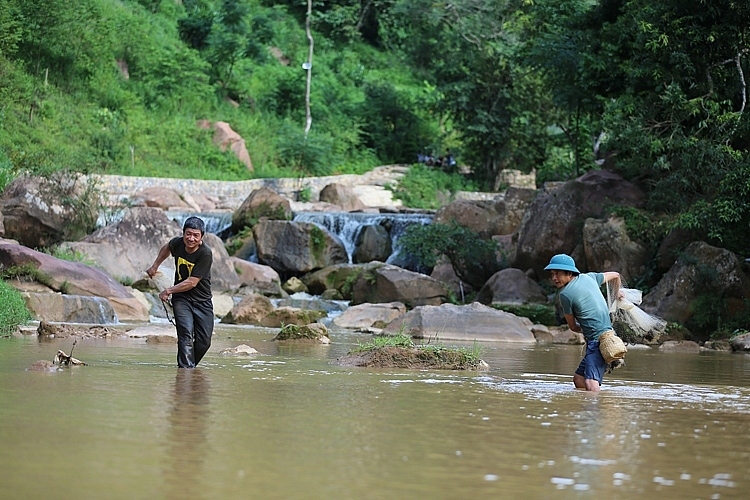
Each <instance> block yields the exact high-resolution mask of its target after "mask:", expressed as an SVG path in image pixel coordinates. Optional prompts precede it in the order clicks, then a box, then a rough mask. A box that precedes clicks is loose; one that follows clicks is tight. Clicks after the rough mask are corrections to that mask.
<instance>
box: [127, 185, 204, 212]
mask: <svg viewBox="0 0 750 500" xmlns="http://www.w3.org/2000/svg"><path fill="white" fill-rule="evenodd" d="M130 202H131V203H132V205H133V206H134V207H154V208H161V209H162V210H194V211H196V212H197V211H200V207H199V206H198V205H197V204H195V203H193V204H190V203H188V202H187V201H185V200H184V199H183V197H182V196H180V193H178V192H177V191H175V190H174V189H171V188H167V187H152V188H146V189H144V190H142V191H138V192H137V193H135V194H134V195H133V197H132V198H131V199H130Z"/></svg>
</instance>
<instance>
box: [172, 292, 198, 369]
mask: <svg viewBox="0 0 750 500" xmlns="http://www.w3.org/2000/svg"><path fill="white" fill-rule="evenodd" d="M172 309H174V322H175V324H176V326H177V366H179V367H180V368H193V367H195V355H194V352H193V330H194V320H193V307H192V304H191V303H190V301H189V300H183V299H178V298H175V297H173V298H172Z"/></svg>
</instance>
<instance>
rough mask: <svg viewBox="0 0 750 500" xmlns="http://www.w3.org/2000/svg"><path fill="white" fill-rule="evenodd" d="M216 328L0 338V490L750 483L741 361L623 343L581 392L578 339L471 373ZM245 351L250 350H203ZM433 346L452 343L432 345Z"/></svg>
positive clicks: (673, 487) (360, 493) (339, 338)
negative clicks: (42, 367) (210, 339)
mask: <svg viewBox="0 0 750 500" xmlns="http://www.w3.org/2000/svg"><path fill="white" fill-rule="evenodd" d="M274 333H275V332H274V331H271V330H265V329H258V328H239V327H225V326H221V325H219V326H218V327H217V331H216V334H215V336H214V343H213V347H212V349H211V350H210V351H209V353H208V355H207V356H206V358H205V359H204V362H203V363H202V366H201V367H200V368H198V369H196V370H192V371H191V370H178V369H177V368H176V363H175V349H176V347H175V346H174V345H159V344H157V345H152V344H146V343H145V341H144V340H139V339H114V340H109V341H108V340H104V339H84V340H79V341H78V344H77V345H76V347H75V353H74V355H75V357H77V358H78V359H80V360H82V361H85V362H87V363H89V366H84V367H73V368H66V369H65V370H63V371H60V372H54V373H40V372H31V371H26V370H25V369H26V368H27V367H29V366H30V365H31V364H32V363H33V362H35V361H37V360H39V359H49V360H51V359H52V357H53V356H54V354H55V353H56V352H57V350H58V349H63V350H65V351H66V352H69V351H70V345H71V344H72V341H71V339H53V340H50V341H45V342H40V341H39V340H37V338H36V337H31V336H30V337H19V338H9V339H0V449H1V450H2V453H1V454H0V487H1V488H0V498H18V499H36V498H40V499H41V498H63V499H67V498H71V499H72V498H76V499H81V498H83V499H103V498H107V499H115V498H122V499H134V498H146V499H149V500H156V499H177V498H188V499H191V500H200V499H246V498H257V499H357V500H360V499H480V498H508V499H516V498H529V499H537V498H538V499H558V498H559V499H568V498H576V499H577V498H592V499H593V498H597V499H608V500H612V499H618V498H622V499H633V498H659V499H728V498H743V499H744V498H748V495H750V493H748V492H749V491H750V356H746V355H737V354H729V353H702V354H700V355H698V354H677V353H660V352H658V351H655V350H634V351H632V352H630V353H629V354H628V356H627V365H626V366H625V367H624V368H622V369H621V370H619V371H617V372H616V373H615V374H613V375H611V376H608V377H607V378H605V385H604V387H603V391H602V392H601V393H600V394H598V395H592V394H587V393H584V392H580V391H576V390H574V389H573V384H572V373H573V371H574V370H575V368H576V366H577V364H578V361H579V359H580V347H568V346H526V347H520V346H514V345H507V344H498V343H487V344H485V345H484V348H485V351H484V354H483V356H482V357H483V359H485V360H486V361H487V362H488V363H489V365H490V367H491V369H490V370H489V372H482V373H463V372H430V371H408V370H398V369H393V370H372V369H352V368H342V367H338V366H335V365H332V364H330V361H331V360H332V359H335V358H336V357H338V356H341V355H343V354H345V353H346V352H348V351H349V350H350V349H351V348H352V347H354V346H356V345H357V344H358V343H359V342H366V341H367V340H369V338H370V337H369V336H368V335H364V334H353V333H346V332H336V331H334V332H332V333H331V338H332V340H333V344H332V345H330V346H281V345H278V344H276V343H273V342H271V341H270V339H271V338H272V336H273V334H274ZM242 343H244V344H248V345H250V346H252V347H254V348H256V349H257V350H258V351H260V352H261V355H258V356H254V357H246V358H235V357H223V356H220V355H219V351H220V350H221V349H222V348H225V347H233V346H236V345H238V344H242ZM446 344H450V345H461V344H460V343H457V344H456V343H450V342H446Z"/></svg>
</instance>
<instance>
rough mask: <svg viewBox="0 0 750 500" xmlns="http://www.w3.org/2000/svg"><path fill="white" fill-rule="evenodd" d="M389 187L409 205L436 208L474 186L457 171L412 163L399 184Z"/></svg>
mask: <svg viewBox="0 0 750 500" xmlns="http://www.w3.org/2000/svg"><path fill="white" fill-rule="evenodd" d="M389 189H391V190H392V191H393V197H394V198H397V199H399V200H401V201H403V202H404V205H406V206H407V207H412V208H429V209H436V208H440V207H441V206H443V205H445V204H446V203H448V202H450V201H453V199H454V197H455V194H456V192H458V191H471V190H473V186H472V184H471V183H470V182H467V181H466V180H465V179H464V178H463V177H462V176H461V175H459V174H457V173H448V172H443V171H442V170H437V169H434V168H431V167H427V166H425V165H412V166H411V167H410V168H409V170H408V171H407V172H406V175H404V177H402V178H401V179H399V181H398V184H397V185H396V186H395V187H394V186H389Z"/></svg>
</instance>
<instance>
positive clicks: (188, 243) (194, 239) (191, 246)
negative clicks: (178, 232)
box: [182, 228, 203, 251]
mask: <svg viewBox="0 0 750 500" xmlns="http://www.w3.org/2000/svg"><path fill="white" fill-rule="evenodd" d="M182 240H183V241H184V242H185V247H186V248H187V249H188V250H189V251H193V250H195V249H196V248H198V247H199V246H200V244H201V240H203V235H202V234H201V232H200V231H199V230H198V229H190V228H188V229H185V231H184V232H183V233H182Z"/></svg>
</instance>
